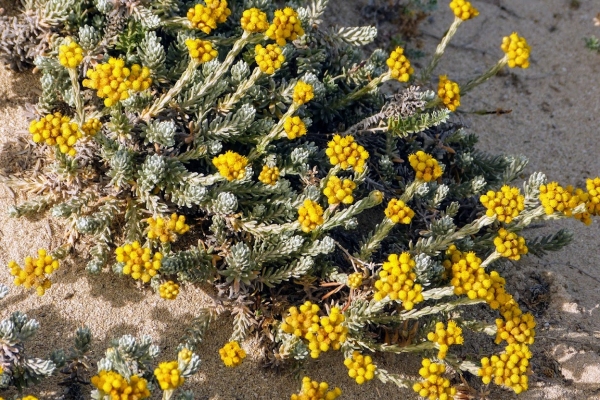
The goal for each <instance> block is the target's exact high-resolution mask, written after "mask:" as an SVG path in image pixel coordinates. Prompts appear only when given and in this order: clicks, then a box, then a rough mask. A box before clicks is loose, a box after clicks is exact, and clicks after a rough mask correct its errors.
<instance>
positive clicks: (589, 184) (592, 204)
mask: <svg viewBox="0 0 600 400" xmlns="http://www.w3.org/2000/svg"><path fill="white" fill-rule="evenodd" d="M585 186H586V189H587V203H586V207H587V210H588V212H589V213H590V214H591V215H600V178H599V177H596V178H594V179H587V180H586V181H585Z"/></svg>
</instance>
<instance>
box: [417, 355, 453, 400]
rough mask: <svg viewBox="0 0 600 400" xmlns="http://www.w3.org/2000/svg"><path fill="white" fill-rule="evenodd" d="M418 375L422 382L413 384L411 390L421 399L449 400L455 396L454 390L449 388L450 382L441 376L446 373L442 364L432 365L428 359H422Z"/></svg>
mask: <svg viewBox="0 0 600 400" xmlns="http://www.w3.org/2000/svg"><path fill="white" fill-rule="evenodd" d="M421 365H422V367H421V369H420V370H419V375H421V376H422V377H423V378H425V380H424V381H422V382H418V383H415V384H414V385H413V390H414V391H415V392H417V393H418V394H419V396H421V397H426V398H428V399H429V400H437V399H440V400H450V399H452V398H453V397H454V395H455V394H456V388H454V387H452V386H450V381H449V380H448V379H446V378H444V377H442V376H441V375H442V374H443V373H444V372H446V366H445V365H444V364H435V363H432V362H431V360H430V359H429V358H424V359H423V361H422V362H421Z"/></svg>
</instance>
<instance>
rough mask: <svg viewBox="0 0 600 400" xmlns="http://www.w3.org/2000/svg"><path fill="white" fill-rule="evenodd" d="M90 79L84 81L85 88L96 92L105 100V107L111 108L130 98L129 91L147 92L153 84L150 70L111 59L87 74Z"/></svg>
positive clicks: (89, 70)
mask: <svg viewBox="0 0 600 400" xmlns="http://www.w3.org/2000/svg"><path fill="white" fill-rule="evenodd" d="M86 76H87V77H88V79H84V80H83V83H82V84H83V86H84V87H87V88H90V89H94V90H96V94H97V95H98V97H100V98H101V99H104V105H105V106H106V107H111V106H113V105H115V104H117V103H118V102H119V101H121V100H125V99H127V98H129V91H130V90H133V91H135V92H139V91H142V90H146V89H148V88H149V87H150V85H151V84H152V78H150V70H149V69H148V68H147V67H141V66H140V65H138V64H133V65H132V66H131V68H127V67H126V66H125V61H124V60H122V59H117V58H114V57H111V58H109V59H108V62H107V63H105V64H97V65H96V66H95V67H94V69H88V70H87V72H86Z"/></svg>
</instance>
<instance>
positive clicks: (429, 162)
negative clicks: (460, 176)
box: [408, 150, 442, 182]
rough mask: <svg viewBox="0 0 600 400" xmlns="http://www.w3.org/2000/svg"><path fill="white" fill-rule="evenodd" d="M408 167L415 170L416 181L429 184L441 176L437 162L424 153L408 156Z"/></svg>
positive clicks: (419, 152)
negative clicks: (419, 180)
mask: <svg viewBox="0 0 600 400" xmlns="http://www.w3.org/2000/svg"><path fill="white" fill-rule="evenodd" d="M408 161H409V162H410V166H411V167H412V168H413V169H414V170H415V173H416V177H417V179H421V180H423V181H425V182H431V181H433V180H436V179H437V178H439V177H440V176H442V168H441V167H440V165H439V164H438V161H437V160H436V159H435V158H434V157H433V156H432V155H430V154H427V153H425V152H424V151H421V150H419V151H417V152H416V153H415V154H411V155H409V156H408Z"/></svg>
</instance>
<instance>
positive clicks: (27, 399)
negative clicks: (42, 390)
mask: <svg viewBox="0 0 600 400" xmlns="http://www.w3.org/2000/svg"><path fill="white" fill-rule="evenodd" d="M20 400H38V398H37V397H35V396H32V395H28V396H23V397H22V398H21V399H20Z"/></svg>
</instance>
